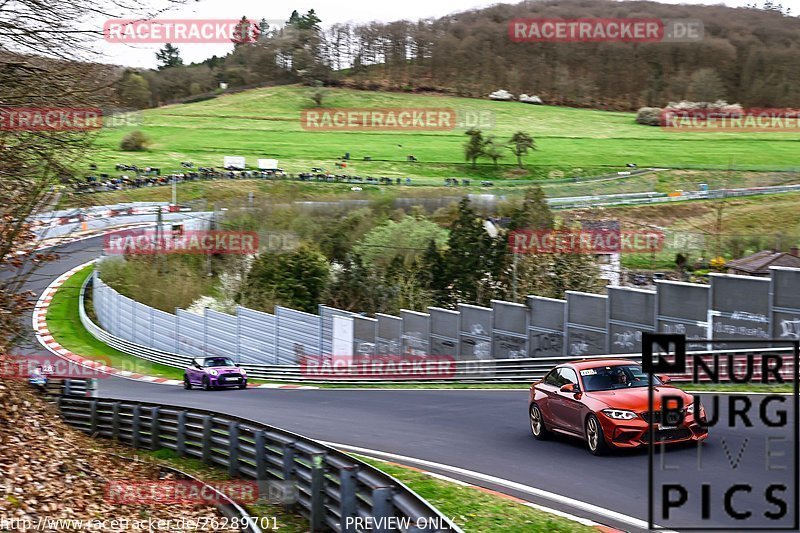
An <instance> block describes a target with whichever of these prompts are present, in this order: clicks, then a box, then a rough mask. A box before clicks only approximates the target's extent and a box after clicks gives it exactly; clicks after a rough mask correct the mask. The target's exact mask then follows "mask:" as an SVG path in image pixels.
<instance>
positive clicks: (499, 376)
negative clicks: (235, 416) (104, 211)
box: [79, 276, 790, 384]
mask: <svg viewBox="0 0 800 533" xmlns="http://www.w3.org/2000/svg"><path fill="white" fill-rule="evenodd" d="M91 280H92V276H89V277H88V278H86V280H85V281H84V283H83V285H82V287H81V292H80V303H79V313H80V319H81V323H82V324H83V325H84V327H85V328H86V329H87V330H88V331H89V332H90V333H91V334H92V335H93V336H94V337H95V338H97V339H98V340H100V341H101V342H103V343H105V344H107V345H109V346H111V347H112V348H114V349H116V350H119V351H121V352H124V353H127V354H130V355H133V356H136V357H139V358H141V359H144V360H146V361H150V362H153V363H159V364H162V365H166V366H171V367H175V368H186V367H187V366H189V362H190V361H191V359H192V358H193V356H189V355H183V354H177V353H171V352H165V351H161V350H155V349H152V348H148V347H146V346H142V345H140V344H136V343H133V342H130V341H128V340H125V339H122V338H119V337H116V336H114V335H112V334H110V333H109V332H107V331H105V330H104V329H103V328H101V327H100V326H98V325H97V324H95V323H94V321H92V319H91V318H90V317H89V315H88V314H87V313H86V309H85V306H84V295H85V293H86V288H87V286H88V284H89V283H90V282H91ZM787 350H788V349H787V348H767V349H764V348H760V349H743V350H718V351H704V352H696V353H703V354H704V355H709V356H713V355H714V354H730V353H734V354H735V357H736V359H737V360H739V358H745V357H747V355H748V354H761V353H768V352H773V353H775V352H777V353H785V352H786V351H787ZM608 357H615V358H623V359H630V360H632V361H635V362H641V358H642V356H641V354H623V355H619V354H617V355H611V356H609V355H593V356H584V357H583V359H603V358H608ZM575 359H576V357H574V356H565V357H541V358H527V359H493V360H475V361H455V362H454V364H453V366H452V367H451V369H452V371H450V372H447V373H443V372H441V371H440V370H438V369H436V368H434V369H432V370H431V371H430V375H431V377H429V378H424V379H422V378H413V379H397V378H394V379H389V378H385V379H380V378H376V377H347V378H336V379H324V378H320V377H319V376H318V375H308V374H307V373H306V372H304V371H303V369H302V367H301V366H300V365H298V364H294V365H260V364H242V365H241V366H242V367H243V368H244V369H245V370H247V375H248V377H249V378H251V379H259V380H266V381H283V382H313V383H353V384H373V383H386V384H389V383H405V384H413V383H508V384H514V383H531V382H533V381H535V380H538V379H541V378H542V377H543V376H544V374H545V373H547V371H549V370H550V369H551V368H553V367H554V366H555V365H558V364H561V363H564V362H567V361H574V360H575ZM724 360H725V359H722V361H724ZM422 365H423V367H426V363H422ZM433 365H440V363H439V362H435V363H430V366H433ZM787 370H790V369H789V368H787ZM422 374H423V375H426V374H427V373H426V372H422ZM690 378H691V377H690V376H688V375H680V376H673V379H674V380H676V381H681V380H683V381H689V380H690Z"/></svg>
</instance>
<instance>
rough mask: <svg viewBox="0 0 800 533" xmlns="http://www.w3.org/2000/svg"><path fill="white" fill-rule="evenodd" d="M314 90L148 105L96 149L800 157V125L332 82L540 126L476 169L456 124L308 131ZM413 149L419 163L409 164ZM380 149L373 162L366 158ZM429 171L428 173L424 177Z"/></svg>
mask: <svg viewBox="0 0 800 533" xmlns="http://www.w3.org/2000/svg"><path fill="white" fill-rule="evenodd" d="M308 93H309V89H308V88H306V87H299V86H281V87H271V88H264V89H255V90H251V91H245V92H242V93H238V94H231V95H221V96H219V97H217V98H215V99H213V100H208V101H203V102H197V103H191V104H182V105H172V106H165V107H161V108H158V109H151V110H146V111H144V112H143V123H142V125H141V126H122V127H115V128H109V129H105V130H103V131H102V132H101V133H100V134H99V135H98V137H97V139H96V143H95V152H94V154H93V155H92V160H93V161H94V162H96V163H97V164H98V165H99V166H100V171H101V172H102V171H113V165H114V164H115V163H129V164H130V163H135V164H137V165H141V166H146V165H152V166H159V167H161V168H162V169H163V170H164V171H169V170H178V169H180V166H179V165H180V161H184V160H191V161H193V162H194V163H195V164H196V165H203V166H216V167H220V166H221V165H222V157H223V156H224V155H242V156H246V157H247V158H248V163H249V164H252V165H255V163H256V159H257V158H276V159H278V160H279V161H280V164H281V166H282V167H283V168H285V169H286V170H287V171H289V172H299V171H303V170H308V169H309V168H310V167H312V166H321V167H325V168H329V169H333V163H334V161H335V160H336V159H337V158H338V157H340V156H341V155H343V154H344V153H345V152H350V154H351V157H352V158H353V161H351V163H350V164H349V165H348V168H347V172H349V173H358V174H361V175H373V176H377V175H387V176H412V177H427V178H437V179H436V180H434V181H432V182H431V183H435V184H436V185H438V184H440V183H441V178H442V177H446V176H459V177H481V176H486V177H488V178H494V179H504V178H508V179H513V178H517V177H535V178H548V177H551V178H557V177H563V176H564V175H566V177H570V176H572V175H592V174H597V173H602V171H603V170H604V171H605V172H608V171H614V170H616V169H618V168H621V167H624V165H625V163H628V162H634V163H637V164H638V165H639V166H641V167H644V166H653V167H669V168H702V169H727V168H730V167H734V168H737V169H741V170H747V169H750V170H786V169H790V168H800V152H798V150H797V149H796V148H797V144H796V143H797V142H798V141H799V140H800V132H797V133H795V132H787V133H777V132H776V133H772V132H770V133H758V132H737V133H715V132H708V133H707V132H673V131H663V130H662V129H661V128H657V127H650V126H641V125H638V124H636V123H635V122H634V115H633V114H632V113H618V112H606V111H595V110H586V109H573V108H564V107H553V106H532V105H526V104H521V103H519V102H493V101H490V100H483V99H467V98H457V97H446V96H429V95H416V94H404V93H386V92H368V91H357V90H349V89H326V94H327V96H326V98H325V101H324V102H323V107H336V108H342V107H356V108H363V107H413V108H426V107H430V108H433V107H435V108H442V107H445V108H452V109H455V110H456V111H457V112H467V111H475V112H487V113H490V114H491V115H493V117H494V122H495V125H494V127H492V128H485V129H484V131H485V133H486V134H487V135H496V136H497V138H498V139H499V140H502V141H505V140H507V139H508V138H509V137H510V136H511V134H513V133H514V132H515V131H518V130H522V131H525V132H528V133H529V134H531V135H532V136H533V137H534V138H535V139H536V142H537V145H538V151H537V152H535V153H534V154H532V155H531V156H529V157H528V158H527V160H526V166H527V168H528V170H529V172H528V173H527V174H526V173H522V174H519V173H515V172H513V170H514V167H515V161H514V158H513V156H512V154H511V152H510V151H509V152H508V153H507V155H506V157H505V158H503V159H502V160H501V161H502V163H503V165H502V166H501V168H500V169H494V168H493V166H492V165H491V162H490V161H488V160H483V161H482V164H481V165H480V166H479V169H478V170H477V171H476V170H472V169H470V168H469V166H468V165H467V164H466V162H465V161H464V156H463V143H464V141H465V139H466V136H465V135H464V134H463V130H453V131H408V132H385V131H384V132H382V131H355V132H354V131H350V132H344V131H325V132H318V131H306V130H304V129H303V128H302V126H301V123H300V116H301V112H302V111H303V110H304V109H307V108H311V107H313V102H312V101H311V99H310V98H308V96H307V95H308ZM137 128H138V129H141V130H142V131H144V132H145V133H146V134H147V135H148V136H149V137H150V138H151V139H152V141H153V144H152V146H151V147H150V149H149V151H147V152H121V151H120V150H119V142H120V140H121V139H122V137H123V136H124V135H125V134H126V133H127V132H129V131H131V130H133V129H137ZM408 154H414V155H415V156H416V157H417V158H418V159H419V162H418V163H407V162H406V161H405V159H406V156H407V155H408ZM364 156H370V157H372V158H373V161H372V162H364V161H363V157H364ZM423 181H426V180H423Z"/></svg>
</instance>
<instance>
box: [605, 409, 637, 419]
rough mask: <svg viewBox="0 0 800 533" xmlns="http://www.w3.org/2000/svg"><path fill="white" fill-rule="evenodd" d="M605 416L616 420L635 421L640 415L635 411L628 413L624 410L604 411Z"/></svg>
mask: <svg viewBox="0 0 800 533" xmlns="http://www.w3.org/2000/svg"><path fill="white" fill-rule="evenodd" d="M603 414H604V415H606V416H607V417H608V418H613V419H614V420H633V419H634V418H638V417H639V415H637V414H636V413H634V412H633V411H626V410H624V409H603Z"/></svg>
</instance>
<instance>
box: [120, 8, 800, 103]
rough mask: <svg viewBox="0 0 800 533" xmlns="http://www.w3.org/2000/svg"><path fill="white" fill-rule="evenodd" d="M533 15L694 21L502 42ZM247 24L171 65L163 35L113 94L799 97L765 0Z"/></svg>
mask: <svg viewBox="0 0 800 533" xmlns="http://www.w3.org/2000/svg"><path fill="white" fill-rule="evenodd" d="M534 17H547V18H568V19H575V18H589V17H599V18H613V17H627V18H660V19H699V20H701V21H702V22H703V25H704V29H705V32H704V38H703V39H702V41H700V42H690V43H666V42H659V43H615V42H597V43H592V42H575V43H554V42H550V43H547V42H543V43H518V42H512V40H511V39H510V38H509V34H508V25H509V22H510V21H512V20H514V19H517V18H534ZM248 22H249V21H248ZM252 23H253V24H259V23H258V22H256V21H252ZM260 26H261V30H262V33H261V35H260V37H259V38H258V39H257V40H255V41H254V42H245V43H237V44H236V45H235V47H234V49H233V51H232V52H231V53H230V54H228V55H227V56H224V57H216V56H214V57H212V58H209V59H208V60H206V61H204V62H202V63H199V64H191V65H184V64H183V63H182V61H181V59H180V50H179V49H178V48H176V47H172V46H168V47H167V50H166V52H165V51H164V50H162V52H161V55H160V56H159V59H160V61H161V66H160V67H159V69H158V70H146V71H138V72H137V71H130V70H128V71H125V72H124V73H123V76H122V78H121V80H120V82H119V84H118V94H119V96H120V98H121V99H122V101H123V103H124V104H126V105H129V106H132V107H149V106H154V105H160V104H163V103H166V102H173V101H178V100H182V99H192V98H198V99H201V98H205V97H213V93H214V92H215V91H216V92H220V89H219V84H220V82H224V83H225V84H227V87H228V90H231V89H233V90H235V89H236V88H242V87H254V86H264V85H271V84H284V83H297V82H303V83H307V84H309V85H314V84H317V85H320V84H322V85H328V86H345V87H353V88H360V89H370V90H394V91H409V92H442V93H448V94H455V95H460V96H467V97H485V96H486V95H487V94H488V93H490V92H492V91H494V90H496V89H500V88H503V89H507V90H509V91H511V92H512V93H514V94H520V93H527V94H534V95H538V96H539V97H541V98H542V99H543V100H544V101H545V103H548V104H555V105H569V106H577V107H593V108H600V109H614V110H635V109H637V108H639V107H641V106H664V105H666V104H667V103H668V102H670V101H679V100H684V99H686V100H694V101H714V100H717V99H723V100H727V101H728V102H732V103H733V102H736V103H740V104H742V105H744V106H763V107H790V106H796V107H797V106H800V83H798V81H799V80H798V77H800V20H798V18H796V17H794V16H790V15H789V14H788V13H787V11H786V10H784V9H783V8H782V7H781V6H780V5H773V4H770V3H767V4H766V5H765V6H762V7H748V8H730V7H725V6H722V5H716V6H700V5H667V4H659V3H655V2H639V1H636V2H612V1H608V0H559V1H557V2H556V1H549V0H548V1H527V2H522V3H519V4H515V5H510V4H500V5H496V6H492V7H489V8H485V9H476V10H471V11H465V12H461V13H456V14H452V15H449V16H446V17H442V18H438V19H429V20H421V21H417V22H410V21H396V22H390V23H385V22H372V23H367V24H352V23H344V24H341V23H336V24H325V22H324V21H322V20H320V19H319V17H318V16H317V15H316V13H315V12H314V10H310V11H309V12H308V13H306V14H299V13H297V12H294V13H292V14H291V16H290V17H289V18H288V20H287V21H286V24H285V25H282V26H280V27H278V26H274V27H270V25H269V24H267V23H266V21H260Z"/></svg>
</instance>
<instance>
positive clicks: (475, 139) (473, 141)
mask: <svg viewBox="0 0 800 533" xmlns="http://www.w3.org/2000/svg"><path fill="white" fill-rule="evenodd" d="M466 135H467V136H469V140H467V142H465V143H464V158H465V159H466V160H467V161H472V168H475V165H476V163H477V162H478V158H479V157H481V156H482V155H484V151H483V149H484V146H485V144H486V141H485V140H484V138H483V133H482V132H481V130H476V129H471V130H469V131H467V133H466Z"/></svg>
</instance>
